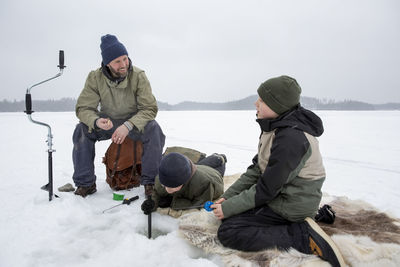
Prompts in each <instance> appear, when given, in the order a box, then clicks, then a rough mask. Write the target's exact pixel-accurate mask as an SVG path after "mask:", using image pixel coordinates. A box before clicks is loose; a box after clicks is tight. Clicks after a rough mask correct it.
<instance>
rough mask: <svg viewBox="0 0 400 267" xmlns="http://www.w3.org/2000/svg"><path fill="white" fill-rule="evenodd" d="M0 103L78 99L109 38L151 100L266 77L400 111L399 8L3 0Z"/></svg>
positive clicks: (243, 91)
mask: <svg viewBox="0 0 400 267" xmlns="http://www.w3.org/2000/svg"><path fill="white" fill-rule="evenodd" d="M0 33H1V41H0V48H1V49H0V59H1V61H2V64H0V73H1V77H2V81H1V86H0V100H3V99H8V100H14V99H16V100H22V99H24V96H25V92H26V89H27V87H29V86H30V85H32V84H34V83H37V82H39V81H41V80H44V79H47V78H49V77H51V76H53V75H55V74H57V72H58V68H57V65H58V50H64V51H65V65H67V68H66V69H65V70H64V74H63V75H62V76H61V77H60V78H57V79H56V80H54V81H51V82H48V83H46V84H44V85H42V86H40V87H35V88H33V89H32V91H31V93H32V98H33V99H34V100H35V99H60V98H62V97H73V98H77V97H78V96H79V94H80V91H81V90H82V88H83V85H84V83H85V80H86V77H87V74H88V73H89V71H90V70H94V69H96V68H98V67H99V66H100V63H101V55H100V48H99V45H100V37H101V36H102V35H104V34H107V33H111V34H115V35H116V36H117V37H118V39H119V40H120V41H121V42H122V43H123V44H124V45H125V47H126V48H127V49H128V52H129V56H130V58H131V59H132V61H133V64H134V65H136V66H138V67H139V68H141V69H143V70H145V71H146V74H147V77H148V78H149V80H150V83H151V86H152V88H153V94H154V95H155V96H156V98H157V100H159V101H163V102H168V103H170V104H176V103H178V102H181V101H185V100H193V101H201V102H205V101H207V102H225V101H230V100H238V99H241V98H244V97H247V96H249V95H252V94H255V93H256V90H257V88H258V86H259V85H260V84H261V83H262V82H263V81H265V80H266V79H268V78H271V77H275V76H279V75H282V74H286V75H290V76H292V77H294V78H296V79H297V81H298V82H299V84H300V85H301V87H302V89H303V93H302V95H303V96H309V97H317V98H325V99H334V100H344V99H353V100H360V101H365V102H369V103H374V104H376V103H386V102H400V1H398V0H375V1H371V0H354V1H352V0H328V1H323V0H302V1H300V0H292V1H289V0H280V1H262V0H247V1H233V0H224V1H218V0H201V1H190V0H173V1H169V0H168V1H167V0H159V1H155V0H146V1H134V0H129V1H128V0H127V1H122V0H112V1H110V0H96V1H84V0H68V1H59V0H35V1H31V0H23V1H20V0H2V1H1V2H0Z"/></svg>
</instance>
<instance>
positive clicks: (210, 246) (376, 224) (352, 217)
mask: <svg viewBox="0 0 400 267" xmlns="http://www.w3.org/2000/svg"><path fill="white" fill-rule="evenodd" d="M238 177H239V175H233V176H227V177H225V178H224V182H225V187H226V188H227V187H229V186H230V184H232V183H233V182H234V181H235V180H236V179H237V178H238ZM323 204H329V205H330V206H331V207H332V208H333V209H334V211H335V212H336V220H335V222H334V224H323V223H319V225H320V226H321V228H322V229H324V230H325V232H326V233H328V234H329V235H331V237H332V239H333V241H334V242H335V243H336V245H337V246H338V248H339V249H340V251H341V253H342V255H343V257H344V259H345V261H346V263H347V264H348V265H349V266H357V267H358V266H371V267H372V266H400V227H399V225H400V220H399V219H395V218H392V217H390V216H389V215H387V214H385V213H382V212H380V211H378V210H377V209H375V208H374V207H373V206H371V205H369V204H368V203H366V202H363V201H354V200H350V199H348V198H346V197H335V196H329V195H326V194H324V196H323V199H322V202H321V206H322V205H323ZM219 225H220V221H219V220H218V219H216V218H215V216H214V215H213V214H212V213H209V212H206V211H204V210H203V211H199V212H192V213H189V214H185V215H183V216H181V217H180V218H179V233H180V234H181V235H182V236H183V237H184V238H185V239H186V240H188V241H189V242H190V243H191V244H193V245H194V246H196V247H199V248H201V249H203V250H204V251H205V252H207V253H214V254H218V255H220V256H221V257H222V260H223V262H224V264H225V265H226V266H291V267H293V266H303V267H306V266H307V267H311V266H330V265H329V263H327V262H325V261H322V260H321V259H320V258H318V257H316V256H314V255H306V254H303V253H300V252H298V251H297V250H295V249H291V250H289V251H279V250H277V249H269V250H264V251H260V252H241V251H238V250H233V249H229V248H225V247H223V246H222V245H221V244H220V242H219V240H218V238H217V235H216V234H217V230H218V227H219Z"/></svg>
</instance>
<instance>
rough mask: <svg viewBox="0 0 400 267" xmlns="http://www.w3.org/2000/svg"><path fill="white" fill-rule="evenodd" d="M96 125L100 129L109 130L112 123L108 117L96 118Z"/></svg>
mask: <svg viewBox="0 0 400 267" xmlns="http://www.w3.org/2000/svg"><path fill="white" fill-rule="evenodd" d="M96 126H97V127H99V128H100V129H103V130H105V131H108V130H110V129H111V128H112V127H113V126H114V125H113V123H112V121H111V120H110V119H106V118H98V119H97V120H96Z"/></svg>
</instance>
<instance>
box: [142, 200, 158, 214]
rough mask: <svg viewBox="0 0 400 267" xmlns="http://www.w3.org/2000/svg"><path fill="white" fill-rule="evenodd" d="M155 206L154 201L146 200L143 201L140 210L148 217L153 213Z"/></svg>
mask: <svg viewBox="0 0 400 267" xmlns="http://www.w3.org/2000/svg"><path fill="white" fill-rule="evenodd" d="M155 206H156V203H155V202H154V200H152V199H151V198H148V199H146V200H145V201H143V203H142V206H141V208H142V211H143V213H144V214H146V215H149V214H150V213H152V212H153V210H154V207H155Z"/></svg>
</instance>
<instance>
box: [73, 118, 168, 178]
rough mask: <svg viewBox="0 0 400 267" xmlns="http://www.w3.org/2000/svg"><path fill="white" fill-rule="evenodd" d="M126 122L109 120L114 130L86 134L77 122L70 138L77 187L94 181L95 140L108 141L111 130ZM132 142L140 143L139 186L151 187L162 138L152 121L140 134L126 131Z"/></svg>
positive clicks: (85, 128)
mask: <svg viewBox="0 0 400 267" xmlns="http://www.w3.org/2000/svg"><path fill="white" fill-rule="evenodd" d="M124 121H125V120H112V122H113V125H114V127H113V128H112V129H110V130H108V131H105V130H102V129H98V130H93V131H92V132H91V133H89V132H88V127H87V125H85V124H84V123H82V122H81V123H79V124H78V125H77V126H76V128H75V131H74V134H73V136H72V141H73V143H74V148H73V151H72V160H73V163H74V174H73V176H72V179H73V180H74V183H75V185H76V186H90V185H92V184H93V183H94V182H95V181H96V175H95V173H94V157H95V143H96V141H102V140H108V139H110V138H111V135H112V134H113V133H114V131H115V130H116V129H117V128H118V127H119V126H120V125H122V124H123V122H124ZM127 137H129V138H131V139H132V140H136V141H141V142H142V143H143V154H142V176H141V179H140V183H141V184H142V185H146V184H154V178H155V177H156V175H157V174H158V168H159V166H160V161H161V155H162V151H163V147H164V143H165V135H164V133H163V132H162V130H161V127H160V126H159V125H158V123H157V122H156V121H155V120H152V121H149V122H148V123H147V125H146V126H145V127H144V131H143V132H142V133H141V132H139V131H137V130H135V129H133V130H132V131H130V132H129V134H128V136H127Z"/></svg>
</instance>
